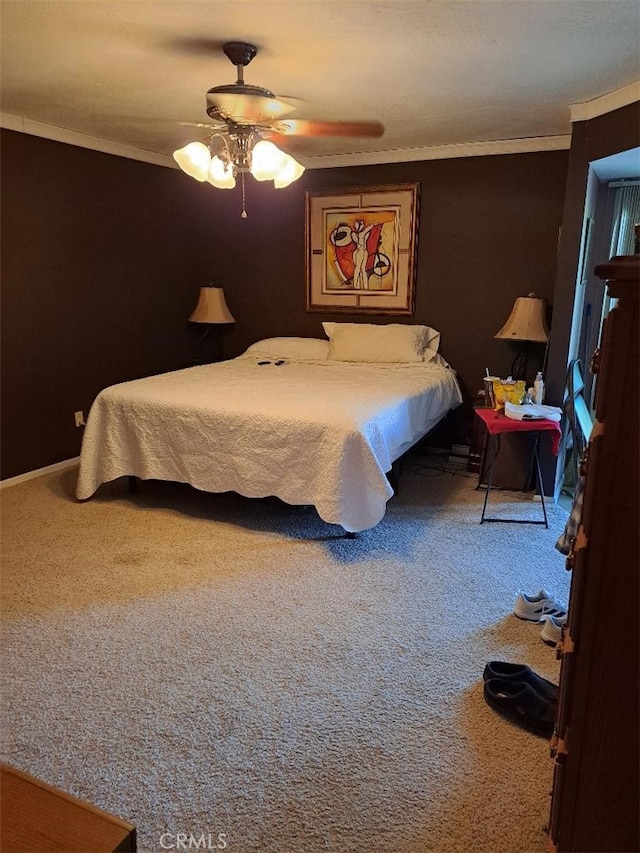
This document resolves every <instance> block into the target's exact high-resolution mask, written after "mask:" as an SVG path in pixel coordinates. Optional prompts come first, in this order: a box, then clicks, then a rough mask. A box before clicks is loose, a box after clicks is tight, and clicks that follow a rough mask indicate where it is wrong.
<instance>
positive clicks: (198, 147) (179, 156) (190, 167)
mask: <svg viewBox="0 0 640 853" xmlns="http://www.w3.org/2000/svg"><path fill="white" fill-rule="evenodd" d="M173 159H174V160H175V161H176V163H177V164H178V166H180V168H181V169H182V171H183V172H186V173H187V175H189V177H191V178H195V179H196V181H206V180H207V175H208V173H209V165H210V163H211V153H210V152H209V149H208V148H207V146H206V145H205V144H204V143H203V142H190V143H189V144H188V145H185V146H184V148H180V149H178V151H174V152H173Z"/></svg>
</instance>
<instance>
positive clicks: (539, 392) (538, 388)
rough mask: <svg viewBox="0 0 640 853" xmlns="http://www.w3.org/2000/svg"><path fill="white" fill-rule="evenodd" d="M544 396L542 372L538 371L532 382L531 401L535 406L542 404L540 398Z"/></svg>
mask: <svg viewBox="0 0 640 853" xmlns="http://www.w3.org/2000/svg"><path fill="white" fill-rule="evenodd" d="M543 397H544V379H543V378H542V373H541V372H540V371H538V373H537V375H536V380H535V382H534V383H533V402H534V403H535V404H536V405H537V406H541V405H542V399H543Z"/></svg>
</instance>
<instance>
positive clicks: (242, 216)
mask: <svg viewBox="0 0 640 853" xmlns="http://www.w3.org/2000/svg"><path fill="white" fill-rule="evenodd" d="M240 183H241V184H242V213H241V214H240V218H241V219H246V218H247V211H246V209H245V203H244V172H240Z"/></svg>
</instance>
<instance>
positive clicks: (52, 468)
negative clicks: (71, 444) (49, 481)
mask: <svg viewBox="0 0 640 853" xmlns="http://www.w3.org/2000/svg"><path fill="white" fill-rule="evenodd" d="M78 462H80V457H79V456H75V457H74V458H73V459H66V460H65V461H64V462H56V463H55V465H47V466H46V468H37V469H36V470H35V471H27V472H26V474H18V476H17V477H8V478H7V479H6V480H0V489H5V488H7V487H8V486H17V485H18V483H25V482H26V481H27V480H35V479H36V477H44V476H45V475H46V474H55V473H56V472H57V471H64V470H65V468H73V466H74V465H77V464H78Z"/></svg>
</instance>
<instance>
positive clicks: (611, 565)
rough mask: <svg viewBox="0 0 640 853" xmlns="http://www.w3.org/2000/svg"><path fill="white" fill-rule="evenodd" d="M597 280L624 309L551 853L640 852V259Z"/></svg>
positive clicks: (562, 739) (567, 659)
mask: <svg viewBox="0 0 640 853" xmlns="http://www.w3.org/2000/svg"><path fill="white" fill-rule="evenodd" d="M595 273H596V275H597V276H598V277H599V278H601V279H602V280H604V281H607V283H608V287H609V293H610V294H611V296H613V297H615V298H616V299H618V300H619V301H618V304H617V306H616V307H615V308H614V309H613V310H612V311H611V312H610V314H609V315H608V317H607V319H606V322H605V327H604V330H603V335H602V341H601V347H600V349H599V350H598V351H596V353H595V354H594V358H593V362H592V371H593V373H595V374H597V379H596V381H597V389H596V422H595V425H594V429H593V433H592V435H591V439H590V442H589V445H588V448H587V451H586V453H585V456H584V459H583V463H582V466H583V472H584V473H585V475H586V479H585V483H586V485H585V493H584V505H583V511H582V518H581V523H580V526H579V528H578V533H577V536H576V540H575V544H574V548H573V551H572V553H571V554H570V555H569V557H568V558H567V561H568V566H567V567H568V568H570V569H571V571H572V578H571V593H570V599H569V619H568V622H567V626H566V628H565V629H564V632H563V639H562V641H561V643H560V644H559V647H558V653H559V655H561V661H562V663H561V671H560V691H559V699H558V713H557V722H556V732H555V735H554V738H553V739H552V742H551V744H552V749H551V753H552V757H554V759H555V767H554V778H553V790H552V800H551V814H550V820H549V830H548V844H547V846H548V850H549V851H550V853H551V852H552V851H553V853H555V852H556V851H557V853H564V851H580V853H587V852H588V851H598V853H605V851H624V853H631V851H638V850H640V837H639V812H640V790H639V767H640V756H639V734H640V719H639V711H638V707H639V696H640V685H639V677H638V676H639V671H640V661H639V650H640V637H639V629H638V612H639V587H638V575H639V573H640V568H639V554H638V540H639V530H640V512H639V506H638V481H639V458H638V445H639V443H640V432H639V429H640V428H639V420H638V396H639V395H640V380H639V371H638V367H639V361H638V359H639V356H638V336H639V330H638V291H639V289H640V256H639V255H633V256H627V257H619V258H613V259H612V260H611V261H610V262H609V263H606V264H602V265H600V266H598V267H596V269H595Z"/></svg>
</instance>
